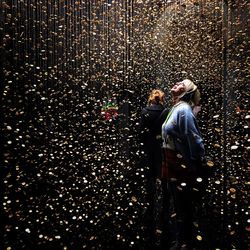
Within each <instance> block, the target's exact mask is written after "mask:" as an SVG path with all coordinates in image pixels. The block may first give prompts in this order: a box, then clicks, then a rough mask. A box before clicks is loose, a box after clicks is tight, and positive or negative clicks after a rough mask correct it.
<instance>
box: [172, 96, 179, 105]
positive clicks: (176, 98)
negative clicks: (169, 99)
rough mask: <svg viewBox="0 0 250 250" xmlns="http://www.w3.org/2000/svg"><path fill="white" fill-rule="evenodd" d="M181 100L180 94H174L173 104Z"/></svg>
mask: <svg viewBox="0 0 250 250" xmlns="http://www.w3.org/2000/svg"><path fill="white" fill-rule="evenodd" d="M179 101H180V98H179V97H178V96H173V105H175V104H177V103H178V102H179Z"/></svg>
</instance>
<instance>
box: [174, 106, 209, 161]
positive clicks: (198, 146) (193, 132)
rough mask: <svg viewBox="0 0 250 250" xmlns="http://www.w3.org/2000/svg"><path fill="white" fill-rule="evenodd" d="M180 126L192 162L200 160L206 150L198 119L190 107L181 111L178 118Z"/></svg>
mask: <svg viewBox="0 0 250 250" xmlns="http://www.w3.org/2000/svg"><path fill="white" fill-rule="evenodd" d="M178 125H179V129H180V134H181V135H182V138H181V139H182V140H183V141H184V142H185V143H186V144H187V146H188V148H189V151H190V156H191V160H198V159H201V158H202V157H204V155H205V149H204V144H203V139H202V137H201V134H200V131H199V128H198V125H197V121H196V118H195V116H194V114H193V112H192V110H191V108H189V107H185V108H183V109H182V110H181V112H180V113H179V117H178Z"/></svg>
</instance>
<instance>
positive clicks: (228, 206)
mask: <svg viewBox="0 0 250 250" xmlns="http://www.w3.org/2000/svg"><path fill="white" fill-rule="evenodd" d="M0 23H1V27H0V41H1V43H0V55H1V57H0V67H1V71H0V79H1V88H0V90H1V93H0V96H1V107H0V108H1V112H0V113H1V114H0V115H1V116H0V117H1V130H2V133H1V138H0V139H1V190H3V192H1V193H2V196H1V201H2V204H3V207H2V210H1V217H2V218H3V220H2V221H3V222H4V223H3V226H2V227H3V230H4V235H3V240H2V241H1V242H3V247H4V248H7V247H12V248H13V249H16V248H17V249H33V248H34V247H39V246H41V248H44V247H46V248H48V247H58V248H62V249H63V247H67V248H68V249H78V248H79V249H80V248H84V247H85V248H87V249H104V248H113V247H117V246H119V247H124V248H125V249H127V248H129V247H131V248H132V247H135V248H136V249H138V247H139V246H143V237H142V235H143V230H142V228H141V215H142V213H143V211H144V208H145V204H144V181H145V180H144V172H145V170H146V167H145V166H141V165H140V164H139V163H140V151H139V142H138V137H137V128H138V120H139V117H140V110H141V108H142V107H143V106H144V105H145V104H146V99H147V95H148V92H149V91H150V90H151V89H152V88H161V89H163V90H164V91H165V92H166V95H167V104H169V103H170V97H169V87H170V86H171V84H173V83H174V82H175V81H179V80H181V79H183V78H190V79H191V80H193V81H194V82H195V83H196V84H197V85H198V86H199V88H200V89H201V93H202V112H201V114H200V117H199V123H200V126H201V130H202V133H203V135H204V139H205V144H206V151H207V155H208V156H209V157H210V158H211V161H212V165H213V175H212V177H211V178H210V183H209V187H208V190H207V196H206V197H205V203H206V205H207V209H208V210H207V211H208V213H210V215H211V218H212V219H211V221H210V222H209V223H210V225H209V226H208V231H209V232H210V237H211V239H213V240H212V243H211V244H212V245H211V246H212V247H213V248H216V247H218V248H222V249H230V248H232V247H235V248H237V249H244V247H245V240H244V239H245V236H246V229H247V221H246V207H247V197H246V191H247V188H246V176H247V175H246V167H247V164H248V155H247V147H249V145H248V144H247V136H246V135H247V130H248V126H249V113H248V112H249V111H248V110H249V109H248V97H249V92H248V91H247V86H248V82H249V75H250V74H249V27H250V26H249V4H248V3H247V1H243V0H241V1H240V0H239V1H219V0H217V1H198V0H197V1H191V0H190V1H156V0H153V1H152V0H150V1H139V0H127V1H122V0H117V1H104V0H100V1H99V0H94V1H73V0H70V1H50V0H42V1H32V0H22V1H21V0H17V1H8V0H6V1H2V2H1V9H0ZM109 100H111V101H113V103H114V104H113V105H114V106H115V107H117V108H118V117H116V118H114V117H113V119H109V120H107V119H105V116H104V115H103V113H102V111H103V110H104V108H103V106H104V103H107V102H108V101H109ZM104 111H105V110H104Z"/></svg>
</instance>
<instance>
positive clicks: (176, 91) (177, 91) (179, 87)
mask: <svg viewBox="0 0 250 250" xmlns="http://www.w3.org/2000/svg"><path fill="white" fill-rule="evenodd" d="M170 91H171V93H172V94H173V95H174V96H179V95H181V94H182V93H183V92H184V91H185V86H184V84H183V83H182V82H177V83H175V85H174V86H173V87H172V88H171V90H170Z"/></svg>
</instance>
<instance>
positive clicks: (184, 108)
mask: <svg viewBox="0 0 250 250" xmlns="http://www.w3.org/2000/svg"><path fill="white" fill-rule="evenodd" d="M176 108H177V110H178V111H182V112H190V111H192V108H191V106H190V105H189V104H188V103H187V102H182V103H180V104H179V105H178V106H177V107H176Z"/></svg>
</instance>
